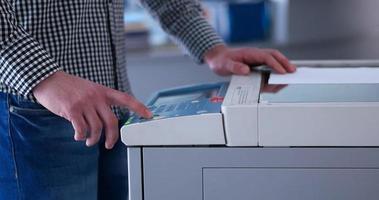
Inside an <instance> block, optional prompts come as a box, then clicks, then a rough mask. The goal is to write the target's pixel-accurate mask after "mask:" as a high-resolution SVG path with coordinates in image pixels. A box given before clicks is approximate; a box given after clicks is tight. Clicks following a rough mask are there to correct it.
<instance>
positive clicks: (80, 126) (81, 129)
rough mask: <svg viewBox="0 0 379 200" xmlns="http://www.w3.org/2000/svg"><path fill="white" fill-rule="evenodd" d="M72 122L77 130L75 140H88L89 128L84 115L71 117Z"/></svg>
mask: <svg viewBox="0 0 379 200" xmlns="http://www.w3.org/2000/svg"><path fill="white" fill-rule="evenodd" d="M69 120H70V122H71V124H72V126H73V128H74V130H75V135H74V139H75V140H76V141H84V140H85V139H86V138H87V131H88V126H87V123H86V121H85V120H84V118H83V116H82V115H78V116H75V117H71V118H70V119H69Z"/></svg>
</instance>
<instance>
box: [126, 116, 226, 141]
mask: <svg viewBox="0 0 379 200" xmlns="http://www.w3.org/2000/svg"><path fill="white" fill-rule="evenodd" d="M121 140H122V142H123V143H124V144H126V145H128V146H158V145H165V146H173V145H225V136H224V128H223V123H222V115H221V113H209V114H200V115H192V116H182V117H173V118H166V119H160V120H152V121H148V122H143V123H139V124H130V125H127V126H123V127H122V129H121Z"/></svg>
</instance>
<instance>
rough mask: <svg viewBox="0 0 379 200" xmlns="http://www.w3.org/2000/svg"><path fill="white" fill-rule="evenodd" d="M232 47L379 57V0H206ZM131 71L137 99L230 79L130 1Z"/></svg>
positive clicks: (292, 54)
mask: <svg viewBox="0 0 379 200" xmlns="http://www.w3.org/2000/svg"><path fill="white" fill-rule="evenodd" d="M201 3H202V4H203V7H204V9H205V15H206V17H207V19H208V20H209V22H210V23H211V24H212V25H213V26H214V27H215V29H216V30H217V32H219V34H220V35H221V36H222V37H223V38H224V39H225V41H227V43H228V44H229V45H231V46H235V47H239V46H250V47H262V48H277V49H279V50H281V51H282V52H283V53H284V54H286V55H287V56H288V57H289V58H291V59H376V58H378V55H379V40H378V39H379V12H377V8H379V1H378V0H364V1H360V0H316V1H315V0H229V1H227V0H202V1H201ZM126 4H127V6H126V8H125V29H126V37H127V44H126V45H127V48H128V54H127V57H128V71H129V77H130V80H131V84H132V88H133V91H134V94H135V95H136V97H137V98H138V99H140V100H142V101H146V100H147V99H148V96H149V95H150V94H151V93H153V92H154V91H157V90H160V89H164V88H170V87H176V86H179V85H187V84H195V83H196V84H197V83H204V82H215V81H223V80H227V78H222V77H218V76H216V75H214V74H212V72H211V71H210V70H209V69H208V67H207V66H205V65H200V66H199V65H196V64H195V63H193V62H192V60H191V59H190V58H188V57H187V56H185V55H184V54H183V53H182V51H181V50H180V49H178V48H177V47H176V46H175V45H174V44H173V43H172V42H171V41H170V40H169V38H168V36H167V35H166V34H165V33H164V32H163V31H162V30H161V29H160V28H159V26H158V24H157V23H155V22H154V20H153V19H151V18H150V17H149V16H148V14H147V13H146V12H145V11H144V10H143V9H142V8H141V7H140V6H139V4H138V0H126Z"/></svg>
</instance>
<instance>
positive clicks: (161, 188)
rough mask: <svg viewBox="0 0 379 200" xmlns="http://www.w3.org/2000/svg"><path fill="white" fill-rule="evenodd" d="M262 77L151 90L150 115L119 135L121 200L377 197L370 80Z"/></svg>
mask: <svg viewBox="0 0 379 200" xmlns="http://www.w3.org/2000/svg"><path fill="white" fill-rule="evenodd" d="M297 64H301V65H307V66H313V67H314V66H316V65H317V66H319V65H321V66H323V67H325V66H326V67H328V66H342V67H347V66H353V67H354V66H379V63H378V62H377V61H301V62H298V63H297ZM269 76H270V73H269V72H267V71H260V72H253V73H251V75H249V76H233V77H232V78H231V81H230V82H223V83H213V84H203V85H196V86H188V87H182V88H176V89H170V90H165V91H161V92H158V93H157V94H156V95H155V96H154V97H153V98H152V99H151V100H150V101H149V102H148V104H147V105H148V106H149V107H150V109H151V110H152V111H153V113H154V117H153V119H148V120H147V119H142V118H139V117H138V116H136V115H133V116H132V117H131V118H130V119H129V120H128V122H126V124H125V125H124V126H123V127H122V130H121V138H122V141H123V142H124V143H125V144H126V145H127V146H129V155H128V156H129V157H128V161H129V176H130V177H129V188H130V199H131V200H153V199H165V200H171V199H172V200H174V199H175V200H176V199H181V200H183V199H184V200H185V199H188V200H189V199H191V200H194V199H195V200H196V199H199V200H200V199H206V200H213V199H217V200H223V199H225V200H226V199H241V200H245V199H246V200H247V199H254V198H257V199H263V200H274V199H291V200H293V199H299V200H300V199H315V200H316V199H333V200H336V199H344V200H346V199H378V198H379V190H378V188H379V148H378V147H379V84H293V85H292V84H289V85H270V84H268V78H269Z"/></svg>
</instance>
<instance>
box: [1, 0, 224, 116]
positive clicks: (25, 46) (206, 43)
mask: <svg viewBox="0 0 379 200" xmlns="http://www.w3.org/2000/svg"><path fill="white" fill-rule="evenodd" d="M141 4H142V5H143V6H144V7H145V8H146V9H147V10H148V11H149V12H150V13H151V15H152V16H153V17H154V18H155V19H157V21H158V22H159V23H160V25H161V26H162V27H163V29H164V30H165V31H166V32H167V33H168V34H169V35H170V36H171V37H172V38H173V39H174V40H175V41H176V42H177V43H178V44H179V45H180V46H181V47H183V48H184V49H185V50H186V51H187V53H188V54H189V55H191V56H192V57H193V58H194V59H195V60H196V61H197V62H202V59H203V55H204V53H205V52H206V51H207V50H209V49H210V48H212V47H213V46H215V45H217V44H220V43H222V40H221V39H220V38H219V37H218V36H217V34H215V32H214V30H213V29H212V28H211V26H210V25H209V24H208V23H207V22H206V20H205V19H204V18H203V17H202V10H201V6H200V3H199V2H197V1H196V0H141ZM123 10H124V9H123V0H0V92H5V93H11V94H15V95H21V96H24V97H26V98H28V99H30V100H35V98H34V97H33V94H32V89H33V87H35V86H36V85H37V84H38V83H39V82H41V81H42V80H44V79H46V78H47V77H49V76H50V75H51V74H53V73H54V72H56V71H59V70H63V71H65V72H66V73H69V74H72V75H76V76H79V77H82V78H85V79H88V80H91V81H94V82H96V83H99V84H102V85H105V86H107V87H110V88H114V89H118V90H120V91H124V92H128V93H130V88H129V82H128V78H127V71H126V65H125V64H126V62H125V43H124V38H125V37H124V29H123V27H124V22H123ZM119 114H120V113H118V115H119Z"/></svg>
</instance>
